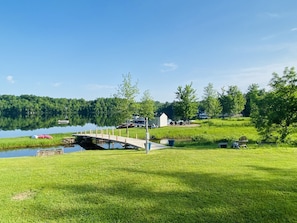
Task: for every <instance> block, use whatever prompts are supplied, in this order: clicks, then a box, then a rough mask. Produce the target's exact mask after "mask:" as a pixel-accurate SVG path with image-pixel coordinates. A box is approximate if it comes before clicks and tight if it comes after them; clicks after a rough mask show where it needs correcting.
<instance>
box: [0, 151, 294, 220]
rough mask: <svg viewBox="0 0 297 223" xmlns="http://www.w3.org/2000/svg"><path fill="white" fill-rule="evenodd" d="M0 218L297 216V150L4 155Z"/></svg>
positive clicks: (112, 218) (261, 217)
mask: <svg viewBox="0 0 297 223" xmlns="http://www.w3.org/2000/svg"><path fill="white" fill-rule="evenodd" d="M0 170H1V175H0V188H1V190H0V199H1V202H0V216H1V222H297V212H296V204H297V178H296V176H297V149H296V148H277V149H273V148H270V149H265V148H260V149H246V150H245V149H241V150H233V149H197V148H187V149H185V148H175V149H174V148H172V149H166V150H158V151H152V152H151V153H149V154H148V155H146V154H145V152H144V151H136V150H129V151H124V150H121V151H116V150H114V151H83V152H77V153H72V154H64V155H60V156H50V157H27V158H9V159H1V162H0Z"/></svg>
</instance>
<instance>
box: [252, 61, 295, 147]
mask: <svg viewBox="0 0 297 223" xmlns="http://www.w3.org/2000/svg"><path fill="white" fill-rule="evenodd" d="M272 75H273V78H272V79H271V81H270V83H269V85H270V87H271V90H270V91H269V92H268V93H266V94H264V95H262V97H259V98H258V99H257V101H256V105H257V109H255V111H254V112H253V114H252V121H253V122H254V123H255V125H256V127H257V129H258V131H259V132H260V133H261V134H262V136H263V137H264V139H265V140H269V139H275V140H279V141H280V142H285V140H286V138H287V136H288V135H289V134H290V133H291V132H292V131H293V130H294V125H296V123H297V74H296V71H295V69H294V67H292V68H290V69H289V68H285V70H284V72H283V75H282V76H279V75H278V74H277V73H273V74H272Z"/></svg>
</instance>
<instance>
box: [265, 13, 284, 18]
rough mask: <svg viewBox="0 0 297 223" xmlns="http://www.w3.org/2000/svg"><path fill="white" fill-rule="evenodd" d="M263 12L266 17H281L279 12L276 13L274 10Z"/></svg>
mask: <svg viewBox="0 0 297 223" xmlns="http://www.w3.org/2000/svg"><path fill="white" fill-rule="evenodd" d="M265 14H266V15H267V16H268V17H270V18H279V17H281V16H280V14H278V13H274V12H266V13H265Z"/></svg>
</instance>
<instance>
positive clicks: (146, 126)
mask: <svg viewBox="0 0 297 223" xmlns="http://www.w3.org/2000/svg"><path fill="white" fill-rule="evenodd" d="M149 139H150V134H149V132H148V117H146V118H145V152H146V154H148V153H149V151H150V148H149Z"/></svg>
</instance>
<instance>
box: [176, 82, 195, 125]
mask: <svg viewBox="0 0 297 223" xmlns="http://www.w3.org/2000/svg"><path fill="white" fill-rule="evenodd" d="M175 94H176V99H177V101H176V102H175V103H174V110H175V113H176V114H177V115H178V116H180V117H181V118H182V119H184V120H187V121H188V120H190V119H192V118H194V117H195V116H196V115H197V111H198V101H197V96H196V90H195V89H193V87H192V83H191V84H187V85H186V86H185V87H184V88H183V87H182V86H178V88H177V91H176V93H175Z"/></svg>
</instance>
